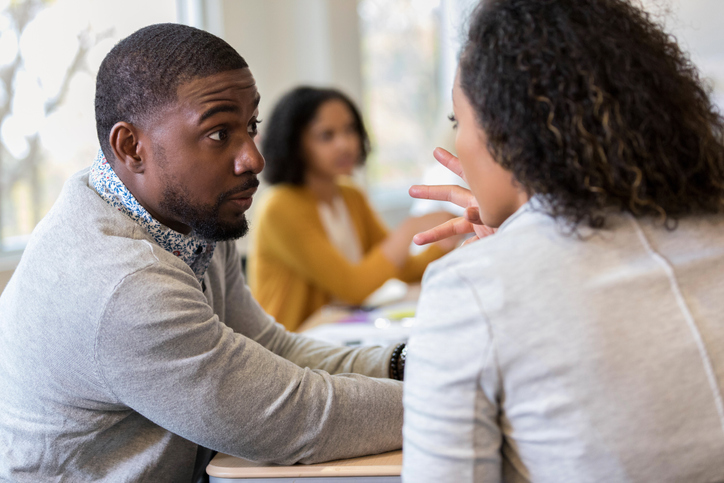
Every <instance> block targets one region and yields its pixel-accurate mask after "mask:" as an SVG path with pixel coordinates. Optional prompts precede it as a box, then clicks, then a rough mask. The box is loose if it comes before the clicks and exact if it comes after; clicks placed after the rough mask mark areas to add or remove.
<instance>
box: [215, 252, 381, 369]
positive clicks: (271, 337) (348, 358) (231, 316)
mask: <svg viewBox="0 0 724 483" xmlns="http://www.w3.org/2000/svg"><path fill="white" fill-rule="evenodd" d="M217 250H218V252H219V253H217V254H215V255H214V258H215V259H214V261H213V263H216V264H219V265H217V267H216V268H217V269H216V270H210V276H209V277H208V278H209V285H210V286H211V288H212V289H213V292H214V297H219V296H223V297H225V300H224V302H223V313H224V314H223V320H222V322H224V323H225V324H226V325H228V326H229V327H231V328H232V329H233V330H234V331H236V332H239V333H241V334H243V335H245V336H247V337H249V338H250V339H253V340H254V341H256V342H258V343H259V344H261V345H263V346H264V347H266V348H267V349H269V350H270V351H272V352H274V353H275V354H277V355H279V356H281V357H284V358H285V359H288V360H290V361H292V362H294V363H295V364H297V365H298V366H300V367H309V368H311V369H321V370H324V371H326V372H329V373H330V374H342V373H356V374H364V375H367V376H371V377H383V378H386V377H388V374H389V363H390V356H391V355H392V350H393V347H365V348H356V349H351V348H349V347H341V346H337V345H333V344H328V343H326V342H321V341H317V340H314V339H310V338H308V337H304V336H303V335H299V334H295V333H292V332H288V331H287V330H286V329H285V328H284V326H282V325H281V324H277V323H276V322H274V319H273V318H272V317H271V316H269V315H268V314H266V313H265V312H264V309H262V308H261V306H260V305H259V304H258V303H257V302H256V300H254V298H253V296H252V295H251V291H250V290H249V287H248V286H247V285H246V284H245V281H244V277H243V275H242V274H241V268H240V264H239V255H238V253H237V251H236V246H235V244H234V243H233V242H230V243H225V244H220V245H219V246H218V247H217ZM222 263H223V267H222V266H221V265H220V264H222ZM220 273H224V277H223V280H220V279H219V276H218V275H215V274H220ZM221 291H223V292H224V293H221V294H220V292H221ZM220 311H221V310H220Z"/></svg>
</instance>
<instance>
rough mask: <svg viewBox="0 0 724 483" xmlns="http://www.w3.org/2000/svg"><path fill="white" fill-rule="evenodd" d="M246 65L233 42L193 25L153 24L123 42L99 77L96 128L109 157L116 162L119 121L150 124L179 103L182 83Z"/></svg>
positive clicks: (97, 82) (102, 147)
mask: <svg viewBox="0 0 724 483" xmlns="http://www.w3.org/2000/svg"><path fill="white" fill-rule="evenodd" d="M245 67H248V64H247V63H246V61H245V60H244V59H243V58H242V57H241V56H240V55H239V53H238V52H237V51H236V50H234V48H233V47H231V46H230V45H229V44H228V43H226V42H225V41H223V40H222V39H220V38H218V37H216V36H215V35H212V34H210V33H208V32H204V31H203V30H199V29H197V28H194V27H189V26H187V25H179V24H173V23H163V24H156V25H150V26H148V27H144V28H142V29H140V30H138V31H136V32H135V33H133V34H131V35H129V36H128V37H126V38H125V39H123V40H121V41H120V42H118V44H116V46H115V47H113V49H111V51H110V52H109V53H108V55H106V57H105V59H103V62H102V63H101V66H100V69H99V70H98V76H97V78H96V99H95V109H96V130H97V132H98V140H99V141H100V144H101V149H102V150H103V153H104V154H105V156H106V159H108V160H109V161H110V162H113V159H115V158H114V156H113V150H112V149H111V145H110V142H109V135H110V132H111V129H112V128H113V126H114V125H115V124H116V123H117V122H120V121H125V122H128V123H131V124H139V123H143V122H144V121H148V120H150V119H152V117H153V115H154V114H155V113H156V112H158V110H159V109H161V108H163V107H164V106H166V105H168V104H170V103H171V102H173V101H175V100H176V93H177V90H178V87H179V85H181V84H183V83H186V82H188V81H191V80H193V79H196V78H200V77H208V76H210V75H213V74H217V73H219V72H226V71H229V70H235V69H243V68H245Z"/></svg>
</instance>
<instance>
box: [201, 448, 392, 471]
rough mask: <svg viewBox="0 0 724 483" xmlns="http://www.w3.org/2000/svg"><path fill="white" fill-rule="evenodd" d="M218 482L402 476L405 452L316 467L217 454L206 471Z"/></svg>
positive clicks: (329, 463) (331, 462) (315, 465)
mask: <svg viewBox="0 0 724 483" xmlns="http://www.w3.org/2000/svg"><path fill="white" fill-rule="evenodd" d="M206 472H207V473H208V474H209V475H210V476H214V477H217V478H304V477H307V478H309V477H330V476H335V477H347V476H399V475H400V473H401V472H402V451H401V450H398V451H391V452H389V453H382V454H378V455H371V456H361V457H359V458H350V459H346V460H337V461H329V462H327V463H317V464H313V465H301V464H296V465H291V466H280V465H269V464H263V463H254V462H252V461H248V460H245V459H242V458H237V457H235V456H229V455H226V454H222V453H219V454H217V455H216V456H215V457H214V459H213V460H211V463H210V464H209V466H208V467H207V468H206Z"/></svg>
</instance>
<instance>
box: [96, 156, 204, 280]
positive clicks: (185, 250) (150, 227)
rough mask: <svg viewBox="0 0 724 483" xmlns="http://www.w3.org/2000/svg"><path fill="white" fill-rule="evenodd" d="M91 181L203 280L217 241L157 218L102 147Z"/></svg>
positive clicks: (100, 192) (112, 203) (120, 209)
mask: <svg viewBox="0 0 724 483" xmlns="http://www.w3.org/2000/svg"><path fill="white" fill-rule="evenodd" d="M90 183H91V185H92V186H93V188H94V189H95V190H96V191H97V192H98V194H99V195H100V196H101V198H103V199H104V200H105V201H106V202H107V203H108V204H109V205H111V206H113V207H114V208H117V209H118V211H120V212H121V213H123V214H125V215H127V216H128V217H130V218H131V219H132V220H133V221H135V222H136V223H138V224H139V225H141V226H142V227H143V228H144V229H145V230H146V231H147V232H148V233H149V235H151V237H152V238H153V239H154V240H155V241H156V243H158V244H159V245H160V246H161V248H163V249H164V250H166V251H168V252H171V253H173V254H174V255H176V256H177V257H179V258H180V259H181V260H183V261H184V262H185V263H186V264H187V265H188V266H189V267H190V268H191V270H192V271H193V272H194V274H195V275H196V279H197V280H198V281H199V283H202V281H203V278H204V274H205V273H206V269H207V268H208V267H209V263H210V262H211V257H212V255H213V254H214V248H215V247H216V243H215V242H213V241H209V240H205V239H203V238H201V237H199V236H197V235H195V234H194V232H193V231H192V232H191V233H189V234H188V235H184V234H182V233H179V232H177V231H175V230H172V229H171V228H169V227H167V226H165V225H162V224H161V223H160V222H159V221H158V220H156V219H155V218H153V217H152V216H151V214H150V213H149V212H148V211H146V209H145V208H144V207H143V206H141V204H140V203H139V202H138V201H137V200H136V198H135V197H134V196H133V194H131V192H130V191H129V190H128V188H126V185H124V184H123V181H121V179H120V178H119V177H118V175H117V174H116V172H115V171H113V168H111V165H110V164H109V163H108V161H107V160H106V158H105V156H104V155H103V151H101V150H100V149H99V150H98V155H97V156H96V159H95V161H94V162H93V165H92V166H91V170H90Z"/></svg>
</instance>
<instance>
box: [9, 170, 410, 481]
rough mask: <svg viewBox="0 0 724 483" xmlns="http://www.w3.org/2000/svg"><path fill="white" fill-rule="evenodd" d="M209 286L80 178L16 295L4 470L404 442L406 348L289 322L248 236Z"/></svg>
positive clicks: (46, 473) (227, 248) (56, 470)
mask: <svg viewBox="0 0 724 483" xmlns="http://www.w3.org/2000/svg"><path fill="white" fill-rule="evenodd" d="M204 282H205V286H206V291H205V292H202V288H201V285H200V284H199V282H198V280H197V279H196V277H195V275H194V273H193V272H192V271H191V269H190V268H189V267H188V266H187V265H186V264H185V263H184V262H182V261H181V260H180V259H178V258H177V257H175V256H174V255H173V254H171V253H169V252H167V251H165V250H163V249H161V248H160V246H159V245H158V244H156V243H155V242H153V241H152V240H151V238H150V237H149V236H148V234H147V233H146V232H145V231H144V230H143V229H141V227H140V226H139V225H137V224H135V223H134V222H132V221H131V220H130V219H129V218H128V217H126V216H125V215H123V214H121V213H120V212H119V211H117V210H116V209H115V208H112V207H111V206H110V205H108V204H107V203H106V202H105V201H103V200H102V199H101V198H100V197H99V196H98V195H97V193H96V192H95V191H94V190H93V188H91V187H89V186H88V175H87V170H86V171H83V172H81V173H79V174H78V175H75V176H74V177H73V178H71V179H70V180H69V181H68V182H67V183H66V186H65V187H64V190H63V192H62V193H61V195H60V198H59V199H58V201H57V203H56V204H55V205H54V207H53V208H52V209H51V211H50V213H49V214H48V215H47V216H46V217H45V218H44V219H43V220H42V221H41V223H40V224H39V225H38V226H37V228H36V230H35V232H34V233H33V235H32V237H31V239H30V242H29V243H28V246H27V248H26V250H25V253H24V254H23V258H22V260H21V261H20V264H19V265H18V268H17V270H16V271H15V274H14V275H13V278H12V279H11V281H10V283H9V284H8V286H7V288H6V289H5V291H4V292H3V294H2V296H1V297H0V354H1V356H0V394H2V397H0V480H12V481H32V482H43V481H72V482H75V481H101V480H102V481H113V482H120V481H172V482H182V481H190V479H191V475H192V471H193V468H194V460H195V458H196V452H197V444H200V445H202V446H205V447H207V448H212V449H214V450H217V451H221V452H224V453H228V454H232V455H238V456H243V457H246V458H250V459H253V460H259V461H267V462H277V463H283V464H289V463H293V462H297V461H301V462H305V463H313V462H319V461H324V460H329V459H336V458H344V457H351V456H357V455H363V454H370V453H378V452H383V451H388V450H393V449H397V448H399V447H400V445H401V439H402V436H401V428H402V387H401V386H402V385H401V383H399V382H398V381H392V380H389V379H381V378H382V377H386V375H387V370H388V369H387V367H388V361H389V357H390V354H391V351H392V349H391V348H379V347H378V348H369V349H362V350H352V349H348V348H342V347H333V346H328V345H326V344H323V343H321V342H316V341H313V340H311V339H307V338H305V337H302V336H300V335H296V334H292V333H289V332H286V331H285V330H284V328H283V327H282V326H281V325H279V324H276V323H275V322H274V321H273V320H272V319H271V317H269V316H267V315H266V314H265V313H264V312H263V311H262V309H261V308H260V307H259V305H258V304H257V303H256V302H255V301H254V300H253V299H252V297H251V295H250V292H249V290H248V288H247V287H246V285H245V284H244V279H243V276H242V274H241V270H240V259H239V256H238V254H237V253H236V251H235V248H234V243H233V242H226V243H219V244H218V245H217V247H216V251H215V253H214V256H213V258H212V261H211V264H210V266H209V269H208V271H207V272H206V274H205V276H204ZM352 372H356V373H360V374H367V375H369V376H373V378H370V377H365V376H361V375H356V374H349V373H352ZM330 374H336V375H330ZM376 377H380V379H377V378H376Z"/></svg>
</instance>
